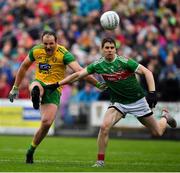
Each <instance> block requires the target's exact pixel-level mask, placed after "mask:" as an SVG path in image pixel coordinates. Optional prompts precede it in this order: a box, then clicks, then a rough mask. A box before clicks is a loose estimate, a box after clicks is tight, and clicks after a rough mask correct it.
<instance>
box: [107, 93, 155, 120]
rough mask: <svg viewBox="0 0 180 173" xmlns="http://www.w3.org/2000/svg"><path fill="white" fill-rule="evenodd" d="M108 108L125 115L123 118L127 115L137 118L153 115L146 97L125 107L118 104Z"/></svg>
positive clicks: (112, 104)
mask: <svg viewBox="0 0 180 173" xmlns="http://www.w3.org/2000/svg"><path fill="white" fill-rule="evenodd" d="M108 108H115V109H116V110H117V111H119V112H120V113H122V114H123V117H125V116H126V114H132V115H134V116H135V117H137V118H139V117H145V116H150V115H152V114H153V112H152V110H151V109H150V107H149V105H148V103H147V101H146V99H145V97H143V98H142V99H140V100H138V101H136V102H134V103H130V104H125V105H124V104H121V103H117V102H115V103H110V105H109V107H108Z"/></svg>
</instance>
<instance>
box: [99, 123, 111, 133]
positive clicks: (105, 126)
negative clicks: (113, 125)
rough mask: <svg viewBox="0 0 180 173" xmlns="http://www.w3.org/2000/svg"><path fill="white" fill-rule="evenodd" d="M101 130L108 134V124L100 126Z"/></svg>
mask: <svg viewBox="0 0 180 173" xmlns="http://www.w3.org/2000/svg"><path fill="white" fill-rule="evenodd" d="M100 131H101V133H103V134H108V133H109V127H108V126H107V125H106V124H102V125H101V127H100Z"/></svg>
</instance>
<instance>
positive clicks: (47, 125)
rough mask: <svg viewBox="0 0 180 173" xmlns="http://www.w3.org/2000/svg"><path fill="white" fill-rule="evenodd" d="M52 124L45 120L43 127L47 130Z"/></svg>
mask: <svg viewBox="0 0 180 173" xmlns="http://www.w3.org/2000/svg"><path fill="white" fill-rule="evenodd" d="M51 124H52V121H50V120H48V119H44V120H42V125H43V126H44V127H46V128H50V127H51Z"/></svg>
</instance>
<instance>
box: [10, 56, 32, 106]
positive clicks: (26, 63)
mask: <svg viewBox="0 0 180 173" xmlns="http://www.w3.org/2000/svg"><path fill="white" fill-rule="evenodd" d="M32 63H33V62H32V61H30V59H29V56H27V57H26V58H25V60H24V61H23V63H22V64H21V66H20V68H19V70H18V72H17V75H16V78H15V82H14V85H13V87H12V89H11V91H10V92H9V97H8V98H9V100H10V102H13V101H14V99H15V98H16V97H17V96H18V89H19V85H20V83H21V81H22V79H23V78H24V76H25V74H26V71H27V70H28V68H29V67H30V66H31V64H32Z"/></svg>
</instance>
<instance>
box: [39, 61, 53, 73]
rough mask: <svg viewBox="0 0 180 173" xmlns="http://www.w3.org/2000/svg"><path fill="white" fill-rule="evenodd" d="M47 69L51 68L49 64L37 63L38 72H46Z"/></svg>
mask: <svg viewBox="0 0 180 173" xmlns="http://www.w3.org/2000/svg"><path fill="white" fill-rule="evenodd" d="M49 69H51V65H49V64H47V63H39V73H43V74H48V73H49Z"/></svg>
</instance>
